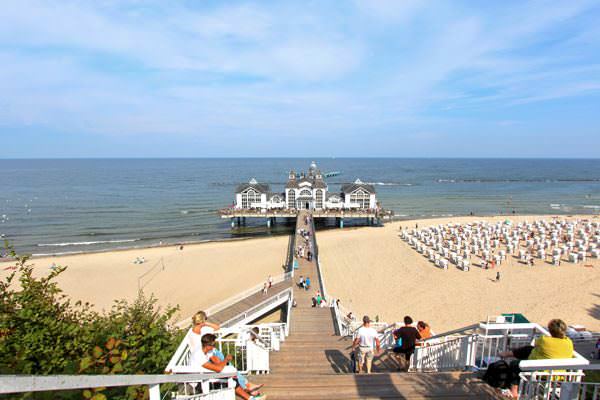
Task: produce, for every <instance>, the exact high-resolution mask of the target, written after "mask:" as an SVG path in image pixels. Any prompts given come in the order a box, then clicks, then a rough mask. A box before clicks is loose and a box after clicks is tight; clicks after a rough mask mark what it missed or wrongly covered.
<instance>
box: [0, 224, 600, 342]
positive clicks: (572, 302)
mask: <svg viewBox="0 0 600 400" xmlns="http://www.w3.org/2000/svg"><path fill="white" fill-rule="evenodd" d="M505 218H506V217H497V218H481V217H480V218H471V217H463V218H456V217H454V218H443V219H435V220H433V219H431V220H420V221H402V222H394V223H390V224H386V225H385V226H384V227H364V228H353V229H348V228H346V229H335V230H327V231H319V232H317V239H318V243H319V249H320V257H321V263H322V266H323V270H324V276H325V281H326V286H327V290H328V292H329V293H330V294H331V295H333V296H335V297H339V298H340V299H341V302H342V304H343V305H344V306H345V307H347V308H349V309H351V310H352V311H353V312H354V313H355V314H356V315H359V316H360V315H363V314H369V315H370V316H371V317H372V318H374V317H375V316H376V315H378V316H379V318H380V320H382V321H386V322H393V321H400V320H401V319H402V317H403V316H404V315H406V314H410V315H412V316H413V317H414V318H415V319H423V320H426V321H428V322H429V323H430V324H431V325H432V327H433V329H434V331H435V332H437V333H441V332H443V331H445V330H449V329H455V328H459V327H461V326H465V325H469V324H472V323H475V322H477V321H480V320H484V319H485V318H486V317H487V316H488V315H497V314H499V313H502V312H520V313H523V314H524V315H525V316H527V317H528V318H529V319H530V320H532V321H535V322H539V323H545V322H546V321H547V320H548V319H550V318H554V317H560V318H563V319H565V320H566V321H567V322H568V323H569V324H575V323H577V324H583V325H585V326H586V327H587V328H588V329H592V330H595V331H600V262H599V261H598V260H596V259H588V261H586V263H585V264H592V265H593V268H586V267H584V266H583V265H582V264H577V265H572V264H568V263H563V264H562V266H561V267H558V268H557V267H552V266H550V265H547V264H542V263H541V262H539V261H538V262H537V264H536V266H535V267H534V268H532V269H531V268H528V267H525V266H523V265H521V264H519V263H517V262H516V260H511V261H510V262H508V263H505V264H503V265H502V266H501V267H500V271H501V273H502V279H501V281H500V282H499V283H495V282H492V280H493V278H494V277H495V274H496V270H482V269H479V268H477V267H474V268H472V269H471V270H470V271H469V272H463V271H459V270H457V269H456V268H454V266H453V265H452V266H451V267H450V268H449V269H448V270H447V271H444V270H441V269H438V268H436V267H435V266H434V265H433V264H431V263H430V262H428V261H427V260H426V259H425V258H424V257H423V256H422V255H420V254H418V253H417V252H416V251H414V250H413V249H412V248H411V247H410V246H408V244H406V242H404V241H403V240H401V239H400V237H399V236H398V234H399V227H400V226H401V225H402V226H410V227H414V225H415V223H418V224H419V226H420V227H425V226H429V225H433V224H438V223H447V222H459V223H462V222H466V221H472V220H484V219H485V220H504V219H505ZM546 218H547V217H546ZM583 218H592V217H589V216H588V217H583ZM511 219H512V220H513V221H515V222H517V221H519V220H523V219H528V220H530V221H533V220H534V219H536V217H531V216H530V217H517V218H511ZM287 243H288V237H287V236H279V237H270V238H262V239H250V240H243V241H233V242H214V243H203V244H195V245H186V246H185V248H184V250H183V251H180V250H178V249H177V248H176V247H174V246H170V247H160V248H148V249H132V250H125V251H114V252H105V253H95V254H80V255H71V256H61V257H45V258H39V259H34V260H32V262H33V263H34V264H35V266H36V270H37V273H38V274H45V273H47V272H48V271H49V266H50V265H51V264H52V263H56V264H58V265H66V266H68V269H67V271H65V272H64V273H63V274H62V275H60V277H59V283H60V286H61V287H62V288H63V289H64V291H65V292H66V293H67V294H68V295H70V296H71V297H72V298H74V299H78V300H83V301H89V302H91V303H93V304H95V307H96V308H97V309H107V308H109V307H110V306H111V304H112V303H113V301H114V300H115V299H121V298H126V299H133V298H134V297H135V296H136V294H137V290H138V279H139V277H140V276H141V275H143V274H145V273H147V275H146V276H145V277H144V278H143V279H141V281H140V282H141V284H142V285H143V286H144V291H145V292H146V293H154V295H155V296H156V297H157V298H158V299H159V304H161V305H167V304H171V305H175V304H178V305H179V306H180V308H181V311H180V313H179V315H178V317H177V318H175V319H176V320H181V319H182V318H186V317H189V316H190V315H191V314H193V313H194V312H195V311H197V310H199V309H205V308H207V307H209V306H210V305H213V304H215V303H217V302H220V301H222V300H225V299H226V298H228V297H230V296H233V295H235V294H237V293H239V292H241V291H243V290H245V289H247V288H249V287H251V286H254V285H257V284H261V283H263V282H264V281H265V279H266V277H267V276H268V275H269V274H272V275H276V274H279V273H281V272H282V268H281V266H282V264H283V262H284V258H285V253H286V249H287ZM142 256H143V257H144V258H145V259H146V260H147V262H146V263H144V264H142V265H136V264H133V261H134V260H135V258H136V257H142ZM161 259H162V263H164V266H165V268H164V270H162V264H161V263H160V261H161ZM8 265H10V263H0V278H1V277H4V276H6V274H7V272H6V271H4V268H5V267H6V266H8ZM311 278H312V277H311Z"/></svg>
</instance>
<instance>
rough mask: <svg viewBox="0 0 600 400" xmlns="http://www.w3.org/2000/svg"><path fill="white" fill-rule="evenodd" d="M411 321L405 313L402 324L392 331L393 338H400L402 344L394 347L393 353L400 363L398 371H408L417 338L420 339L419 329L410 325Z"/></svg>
mask: <svg viewBox="0 0 600 400" xmlns="http://www.w3.org/2000/svg"><path fill="white" fill-rule="evenodd" d="M412 323H413V319H412V318H411V317H410V316H408V315H407V316H405V317H404V326H403V327H401V328H399V329H396V330H395V331H394V332H393V335H394V339H395V340H398V339H402V344H401V345H400V346H399V347H397V348H394V353H396V354H397V356H398V363H399V364H400V367H399V368H398V371H405V372H407V371H408V368H409V366H410V358H411V357H412V355H413V353H414V352H415V346H416V342H417V339H421V335H420V334H419V331H417V329H416V328H415V327H414V326H412Z"/></svg>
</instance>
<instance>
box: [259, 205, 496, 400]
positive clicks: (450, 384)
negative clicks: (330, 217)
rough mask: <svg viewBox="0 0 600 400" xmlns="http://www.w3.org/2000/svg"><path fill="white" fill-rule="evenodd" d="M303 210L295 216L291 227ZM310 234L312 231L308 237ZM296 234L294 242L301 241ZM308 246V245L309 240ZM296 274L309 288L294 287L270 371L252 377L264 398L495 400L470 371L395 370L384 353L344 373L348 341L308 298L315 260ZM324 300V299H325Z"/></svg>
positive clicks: (315, 277) (315, 281)
mask: <svg viewBox="0 0 600 400" xmlns="http://www.w3.org/2000/svg"><path fill="white" fill-rule="evenodd" d="M305 216H306V212H300V213H299V215H298V222H297V228H304V229H311V226H307V225H305V224H304V218H305ZM311 237H312V238H314V234H313V235H312V236H311ZM303 242H304V239H303V238H302V237H299V236H297V237H296V245H298V244H300V243H303ZM313 246H314V244H313ZM298 264H299V269H298V270H296V272H295V274H296V275H295V281H296V282H298V280H299V278H300V275H302V276H304V277H306V276H308V277H310V280H311V285H312V287H311V289H310V290H308V291H306V290H304V289H301V288H299V287H298V286H297V285H296V284H295V285H294V298H295V299H296V302H297V304H298V305H297V307H295V308H293V309H292V314H291V326H290V335H289V337H288V338H287V339H286V341H285V342H283V343H282V347H281V350H280V351H279V352H272V353H271V359H270V364H271V374H270V375H259V376H252V377H251V381H252V382H256V383H264V384H265V388H264V393H266V394H267V395H268V398H269V399H327V400H334V399H388V398H389V399H431V398H440V399H469V398H470V399H495V398H496V395H495V393H494V391H493V390H492V389H491V388H490V387H489V386H487V385H485V384H483V383H482V381H480V380H478V379H476V378H475V377H474V376H473V374H471V373H435V374H424V373H421V374H413V373H398V372H395V371H396V370H397V367H398V364H397V363H396V361H395V359H393V358H392V357H391V356H390V355H389V354H387V353H384V354H383V355H381V356H380V357H376V359H375V360H374V364H373V372H374V373H373V374H371V375H366V374H354V373H352V371H350V351H351V345H352V343H351V340H350V339H347V338H343V337H341V336H336V334H335V326H334V315H333V311H332V309H331V308H329V307H327V308H313V307H312V306H311V298H312V297H313V296H314V295H315V292H316V291H317V290H319V288H320V285H319V274H318V271H317V264H316V261H315V260H313V261H312V262H308V261H307V260H306V259H299V260H298ZM327 300H329V299H327Z"/></svg>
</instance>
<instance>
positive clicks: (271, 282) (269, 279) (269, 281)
mask: <svg viewBox="0 0 600 400" xmlns="http://www.w3.org/2000/svg"><path fill="white" fill-rule="evenodd" d="M267 282H268V283H269V289H271V287H272V286H273V277H272V276H271V275H269V278H267Z"/></svg>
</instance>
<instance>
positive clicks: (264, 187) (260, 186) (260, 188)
mask: <svg viewBox="0 0 600 400" xmlns="http://www.w3.org/2000/svg"><path fill="white" fill-rule="evenodd" d="M248 188H253V189H255V190H256V191H257V192H260V193H269V191H270V190H271V188H270V186H269V185H268V184H266V183H258V182H257V181H256V179H250V182H248V183H242V184H241V185H238V187H237V188H236V189H235V192H236V193H241V192H243V191H244V190H246V189H248Z"/></svg>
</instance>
